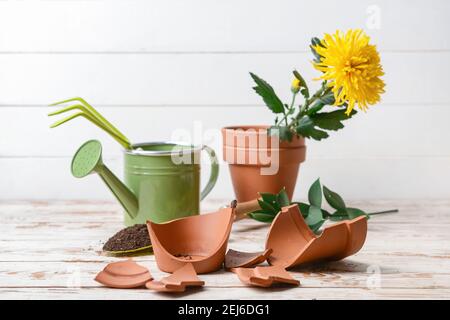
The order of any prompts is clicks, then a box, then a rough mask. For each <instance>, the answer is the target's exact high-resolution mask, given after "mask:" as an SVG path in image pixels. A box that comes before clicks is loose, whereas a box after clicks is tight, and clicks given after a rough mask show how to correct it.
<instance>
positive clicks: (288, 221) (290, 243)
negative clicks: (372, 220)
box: [266, 204, 367, 268]
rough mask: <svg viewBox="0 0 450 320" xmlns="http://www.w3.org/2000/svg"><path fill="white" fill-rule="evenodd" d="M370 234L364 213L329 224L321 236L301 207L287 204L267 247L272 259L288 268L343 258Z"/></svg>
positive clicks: (274, 224)
mask: <svg viewBox="0 0 450 320" xmlns="http://www.w3.org/2000/svg"><path fill="white" fill-rule="evenodd" d="M366 234H367V219H366V218H365V217H364V216H361V217H357V218H355V219H353V220H348V221H342V222H338V223H335V224H333V225H331V226H328V227H326V228H325V229H324V230H323V232H322V234H321V235H319V236H317V235H315V234H314V233H313V232H312V231H311V229H309V228H308V225H307V224H306V222H305V220H304V219H303V217H302V215H301V213H300V210H299V207H298V206H297V205H296V204H294V205H290V206H288V207H283V208H282V210H281V211H280V213H278V215H277V216H276V217H275V219H274V220H273V222H272V225H271V226H270V230H269V234H268V236H267V240H266V248H271V249H272V250H273V252H272V254H271V255H270V257H269V259H268V262H269V263H270V264H271V265H275V266H282V267H285V268H290V267H294V266H297V265H300V264H303V263H307V262H313V261H319V260H340V259H343V258H345V257H348V256H350V255H352V254H355V253H356V252H358V251H359V250H360V249H361V247H362V246H363V244H364V242H365V239H366Z"/></svg>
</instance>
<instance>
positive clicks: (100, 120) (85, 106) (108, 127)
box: [48, 97, 131, 150]
mask: <svg viewBox="0 0 450 320" xmlns="http://www.w3.org/2000/svg"><path fill="white" fill-rule="evenodd" d="M72 101H78V102H80V103H81V104H75V105H71V106H67V107H65V108H62V109H60V110H57V111H54V112H51V113H49V114H48V115H49V116H54V115H57V114H62V113H65V112H68V111H71V110H76V109H78V110H80V112H78V113H74V114H72V115H70V116H68V117H66V118H64V119H62V120H59V121H56V122H55V123H53V124H52V125H51V126H50V128H55V127H58V126H60V125H61V124H63V123H66V122H68V121H70V120H72V119H75V118H77V117H83V118H85V119H87V120H89V121H91V122H92V123H93V124H95V125H96V126H97V127H99V128H100V129H102V130H104V131H105V132H106V133H108V134H109V135H110V136H112V137H113V138H114V139H115V140H116V141H117V142H119V143H120V144H121V145H122V146H123V147H124V148H125V149H128V150H130V149H131V143H130V141H129V140H128V138H127V137H126V136H125V135H124V134H123V133H122V132H120V131H119V130H118V129H117V128H116V127H115V126H114V125H113V124H111V123H110V122H109V121H108V120H106V119H105V118H104V117H103V116H102V115H101V114H100V113H99V112H98V111H97V110H95V109H94V107H92V106H91V105H90V104H89V103H87V102H86V101H85V100H84V99H83V98H78V97H77V98H72V99H67V100H63V101H58V102H55V103H53V104H51V105H50V106H57V105H60V104H63V103H67V102H72Z"/></svg>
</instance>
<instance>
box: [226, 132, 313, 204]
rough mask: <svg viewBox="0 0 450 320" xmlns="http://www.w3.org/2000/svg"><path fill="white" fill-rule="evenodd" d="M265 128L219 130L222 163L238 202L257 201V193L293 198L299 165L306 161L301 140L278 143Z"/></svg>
mask: <svg viewBox="0 0 450 320" xmlns="http://www.w3.org/2000/svg"><path fill="white" fill-rule="evenodd" d="M267 129H268V126H233V127H225V128H223V129H222V138H223V159H224V160H225V161H226V162H227V163H228V165H229V168H230V174H231V180H232V183H233V188H234V192H235V194H236V199H237V200H238V202H246V201H250V200H253V199H256V198H258V197H259V194H258V193H259V192H269V193H278V192H279V191H280V190H281V189H282V188H285V189H286V192H287V194H288V196H289V199H292V195H293V194H294V189H295V184H296V182H297V175H298V171H299V167H300V163H302V162H303V161H304V160H305V154H306V147H305V139H304V138H303V137H297V136H294V137H293V139H292V141H280V140H279V139H278V137H276V136H268V134H267Z"/></svg>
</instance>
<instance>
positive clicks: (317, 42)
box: [309, 37, 323, 62]
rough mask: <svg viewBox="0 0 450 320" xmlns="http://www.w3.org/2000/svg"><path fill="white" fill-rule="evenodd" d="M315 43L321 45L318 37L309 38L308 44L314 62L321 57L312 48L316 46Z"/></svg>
mask: <svg viewBox="0 0 450 320" xmlns="http://www.w3.org/2000/svg"><path fill="white" fill-rule="evenodd" d="M317 45H320V46H321V47H323V45H322V43H321V42H320V39H319V38H316V37H314V38H312V39H311V45H310V46H309V47H310V48H311V52H312V53H313V55H314V58H315V59H314V62H320V58H322V56H321V55H320V54H318V53H317V51H316V50H315V49H314V47H316V46H317Z"/></svg>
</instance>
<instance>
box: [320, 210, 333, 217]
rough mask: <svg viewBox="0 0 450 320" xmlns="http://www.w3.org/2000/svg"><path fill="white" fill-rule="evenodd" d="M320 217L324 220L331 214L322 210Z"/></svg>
mask: <svg viewBox="0 0 450 320" xmlns="http://www.w3.org/2000/svg"><path fill="white" fill-rule="evenodd" d="M322 216H323V218H324V219H328V218H329V217H330V216H331V213H329V212H328V211H327V210H325V209H322Z"/></svg>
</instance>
